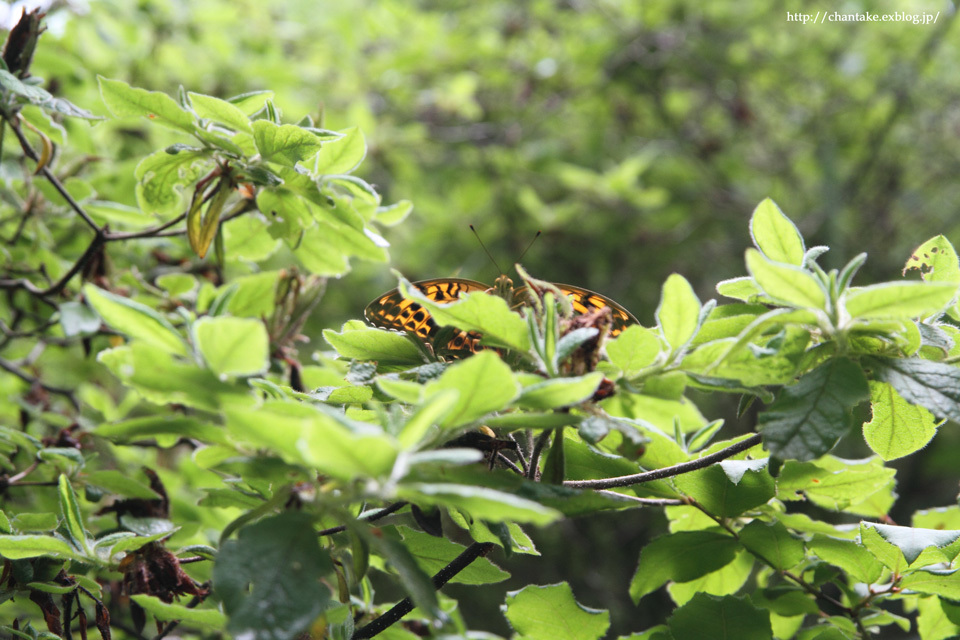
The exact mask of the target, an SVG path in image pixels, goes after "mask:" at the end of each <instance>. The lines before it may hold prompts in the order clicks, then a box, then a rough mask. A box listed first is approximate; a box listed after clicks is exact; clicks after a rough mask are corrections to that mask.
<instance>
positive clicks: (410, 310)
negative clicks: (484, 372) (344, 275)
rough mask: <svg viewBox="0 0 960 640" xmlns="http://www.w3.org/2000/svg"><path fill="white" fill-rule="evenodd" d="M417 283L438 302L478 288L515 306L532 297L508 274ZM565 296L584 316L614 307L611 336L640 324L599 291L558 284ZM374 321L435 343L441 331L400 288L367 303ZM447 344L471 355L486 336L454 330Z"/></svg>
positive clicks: (453, 353) (451, 351) (449, 351)
mask: <svg viewBox="0 0 960 640" xmlns="http://www.w3.org/2000/svg"><path fill="white" fill-rule="evenodd" d="M413 286H415V287H416V288H417V289H419V290H420V291H421V292H422V293H423V294H424V295H425V296H426V297H428V298H430V299H431V300H433V301H434V302H440V303H444V302H453V301H455V300H457V299H458V298H460V297H461V296H464V295H466V294H468V293H472V292H474V291H492V292H495V293H496V294H497V295H499V296H501V297H502V298H504V299H505V300H507V302H508V303H510V304H511V306H513V307H519V306H523V305H524V304H525V302H524V301H525V300H526V299H527V296H528V291H527V288H526V287H514V286H513V281H512V280H510V278H508V277H507V276H505V275H502V276H500V277H499V278H497V280H496V283H495V284H494V286H493V287H491V286H489V285H486V284H484V283H482V282H477V281H476V280H467V279H465V278H435V279H433V280H421V281H419V282H414V283H413ZM553 286H555V287H556V288H557V289H559V290H560V292H561V293H563V295H565V296H567V298H568V299H569V300H570V303H571V305H572V307H573V311H574V313H575V314H577V315H584V314H587V313H590V312H594V311H599V310H602V309H610V311H611V313H612V316H613V323H612V325H611V327H610V337H616V336H617V335H619V334H620V332H622V331H623V330H624V329H626V328H627V326H629V325H631V324H639V322H638V321H637V319H636V318H635V317H634V316H633V314H632V313H630V312H629V311H627V310H626V309H624V308H623V307H622V306H621V305H619V304H618V303H616V302H614V301H613V300H611V299H610V298H608V297H606V296H603V295H600V294H599V293H596V292H593V291H590V290H589V289H584V288H582V287H575V286H573V285H569V284H554V285H553ZM363 315H364V317H365V318H366V319H367V322H369V323H370V324H372V325H374V326H377V327H381V328H384V329H392V330H394V331H406V332H407V333H408V334H412V335H415V336H417V337H418V338H419V339H420V340H422V341H423V342H427V343H433V342H435V341H436V339H437V337H438V336H439V334H440V332H441V328H440V325H438V324H437V323H436V322H435V321H434V319H433V318H432V317H431V316H430V312H429V311H427V310H426V309H424V308H423V307H422V306H420V305H419V304H417V303H416V302H413V301H412V300H408V299H406V298H404V297H403V294H401V293H400V290H399V289H394V290H392V291H388V292H387V293H385V294H383V295H382V296H380V297H378V298H377V299H376V300H374V301H373V302H371V303H370V304H368V305H367V308H366V309H365V310H364V312H363ZM444 337H445V338H448V339H447V340H446V342H445V344H443V343H441V344H440V345H439V347H440V349H439V350H440V351H442V352H443V353H444V354H446V355H449V356H450V357H453V358H462V357H465V356H469V355H471V354H473V353H476V352H477V351H479V350H481V349H483V347H482V346H480V339H481V338H482V336H481V335H480V334H479V333H477V332H476V331H461V330H459V329H457V330H454V331H453V332H452V333H451V334H450V335H449V337H447V334H444Z"/></svg>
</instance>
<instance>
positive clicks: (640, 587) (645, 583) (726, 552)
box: [630, 531, 740, 603]
mask: <svg viewBox="0 0 960 640" xmlns="http://www.w3.org/2000/svg"><path fill="white" fill-rule="evenodd" d="M739 549H740V544H739V543H738V542H737V541H736V539H735V538H733V537H731V536H729V535H727V534H723V533H715V532H713V531H679V532H677V533H671V534H667V535H664V536H660V537H659V538H656V539H654V540H653V541H652V542H650V543H649V544H647V545H646V546H645V547H643V550H641V551H640V563H639V564H638V565H637V571H636V573H634V575H633V580H631V581H630V597H631V598H632V599H633V601H634V603H637V602H639V601H640V599H641V598H642V597H643V596H645V595H647V594H648V593H652V592H654V591H656V590H657V589H659V588H660V587H661V586H663V585H664V584H666V582H667V581H668V580H672V581H673V582H689V581H690V580H693V579H695V578H699V577H700V576H704V575H707V574H708V573H712V572H713V571H716V570H717V569H720V568H721V567H723V566H726V565H727V564H728V563H730V562H732V561H733V559H734V557H735V556H736V554H737V551H738V550H739Z"/></svg>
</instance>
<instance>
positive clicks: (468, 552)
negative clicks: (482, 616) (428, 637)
mask: <svg viewBox="0 0 960 640" xmlns="http://www.w3.org/2000/svg"><path fill="white" fill-rule="evenodd" d="M495 546H496V545H495V544H493V543H492V542H474V543H473V544H472V545H470V546H469V547H467V548H466V549H465V550H464V552H463V553H461V554H460V555H459V556H457V557H456V558H454V559H453V560H452V561H451V562H450V564H448V565H447V566H445V567H444V568H443V569H440V571H438V572H437V574H436V575H435V576H433V586H434V587H435V588H436V589H440V588H442V587H443V585H445V584H447V582H449V581H450V579H451V578H453V577H454V576H455V575H457V574H458V573H460V572H461V571H463V570H464V569H466V568H467V567H468V566H469V565H470V563H471V562H473V561H474V560H476V559H477V558H480V557H483V556H485V555H487V554H488V553H490V552H491V551H492V550H493V548H494V547H495ZM411 611H413V601H412V600H410V598H404V599H403V600H401V601H400V602H398V603H397V604H395V605H393V607H392V608H391V609H390V610H389V611H387V612H386V613H385V614H383V615H382V616H380V617H379V618H377V619H375V620H374V621H373V622H371V623H370V624H368V625H367V626H365V627H360V628H359V629H357V630H356V631H355V632H354V633H353V636H352V638H351V640H361V639H362V638H372V637H373V636H375V635H377V634H378V633H380V632H381V631H383V630H385V629H386V628H387V627H389V626H390V625H392V624H394V623H396V622H398V621H399V620H400V619H401V618H402V617H403V616H405V615H407V614H408V613H410V612H411Z"/></svg>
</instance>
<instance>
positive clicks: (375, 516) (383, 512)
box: [317, 500, 407, 536]
mask: <svg viewBox="0 0 960 640" xmlns="http://www.w3.org/2000/svg"><path fill="white" fill-rule="evenodd" d="M405 506H407V503H406V502H404V501H403V500H401V501H400V502H394V503H393V504H391V505H388V506H386V507H384V508H383V509H380V511H374V512H373V513H371V514H370V515H369V516H367V517H366V518H357V519H358V520H362V521H363V522H376V521H377V520H379V519H380V518H386V517H387V516H388V515H390V514H391V513H394V512H396V511H400V509H403V508H404V507H405ZM346 530H347V527H346V525H340V526H339V527H330V528H329V529H323V530H321V531H317V535H318V536H332V535H333V534H335V533H340V532H341V531H346Z"/></svg>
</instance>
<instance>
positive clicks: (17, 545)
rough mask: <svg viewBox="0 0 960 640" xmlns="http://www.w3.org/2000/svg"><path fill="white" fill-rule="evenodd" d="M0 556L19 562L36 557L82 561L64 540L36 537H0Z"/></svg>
mask: <svg viewBox="0 0 960 640" xmlns="http://www.w3.org/2000/svg"><path fill="white" fill-rule="evenodd" d="M0 556H3V557H4V558H6V559H7V560H21V559H23V558H36V557H37V556H56V557H61V558H75V559H82V557H81V556H80V555H79V554H78V553H77V551H76V550H75V549H74V548H73V547H72V546H70V544H69V543H68V542H66V541H65V540H61V539H60V538H54V537H53V536H37V535H24V536H0Z"/></svg>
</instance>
